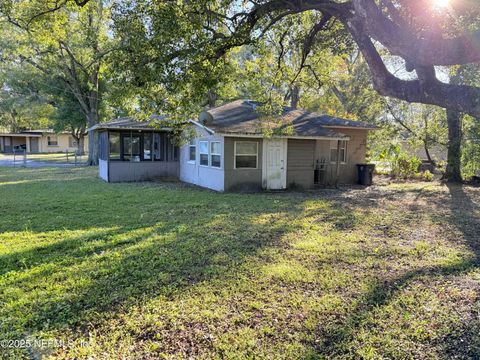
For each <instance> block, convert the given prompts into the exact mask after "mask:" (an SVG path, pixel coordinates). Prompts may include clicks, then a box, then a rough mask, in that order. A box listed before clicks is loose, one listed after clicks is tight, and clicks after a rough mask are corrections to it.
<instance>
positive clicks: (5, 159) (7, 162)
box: [0, 154, 75, 168]
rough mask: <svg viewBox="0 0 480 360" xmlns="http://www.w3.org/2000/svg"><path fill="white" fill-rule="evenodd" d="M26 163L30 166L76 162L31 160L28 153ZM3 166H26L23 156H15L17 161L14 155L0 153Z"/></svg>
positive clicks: (50, 165)
mask: <svg viewBox="0 0 480 360" xmlns="http://www.w3.org/2000/svg"><path fill="white" fill-rule="evenodd" d="M25 165H26V166H27V167H29V168H36V167H70V166H75V164H72V163H66V162H65V163H61V162H49V161H36V160H31V159H28V155H27V161H26V164H25ZM2 166H3V167H22V166H24V163H23V157H22V156H21V155H17V156H15V162H14V156H13V155H5V154H0V167H2Z"/></svg>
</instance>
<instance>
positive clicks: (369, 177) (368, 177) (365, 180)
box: [357, 164, 375, 186]
mask: <svg viewBox="0 0 480 360" xmlns="http://www.w3.org/2000/svg"><path fill="white" fill-rule="evenodd" d="M357 170H358V183H359V184H360V185H365V186H370V185H372V183H373V172H374V171H375V164H357Z"/></svg>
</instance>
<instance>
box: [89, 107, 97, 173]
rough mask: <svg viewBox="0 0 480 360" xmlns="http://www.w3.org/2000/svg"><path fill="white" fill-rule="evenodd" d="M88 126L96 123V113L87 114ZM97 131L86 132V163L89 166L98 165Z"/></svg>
mask: <svg viewBox="0 0 480 360" xmlns="http://www.w3.org/2000/svg"><path fill="white" fill-rule="evenodd" d="M87 123H88V127H89V128H90V127H92V126H94V125H96V124H98V113H96V112H90V113H89V114H88V115H87ZM98 146H99V139H98V132H97V131H96V130H93V131H89V132H88V161H87V164H88V165H90V166H95V165H98Z"/></svg>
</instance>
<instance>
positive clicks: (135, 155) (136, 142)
mask: <svg viewBox="0 0 480 360" xmlns="http://www.w3.org/2000/svg"><path fill="white" fill-rule="evenodd" d="M132 161H135V162H138V161H140V134H132Z"/></svg>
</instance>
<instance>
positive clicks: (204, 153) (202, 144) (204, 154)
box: [198, 141, 208, 166]
mask: <svg viewBox="0 0 480 360" xmlns="http://www.w3.org/2000/svg"><path fill="white" fill-rule="evenodd" d="M198 146H199V152H200V165H203V166H208V141H199V142H198Z"/></svg>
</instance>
